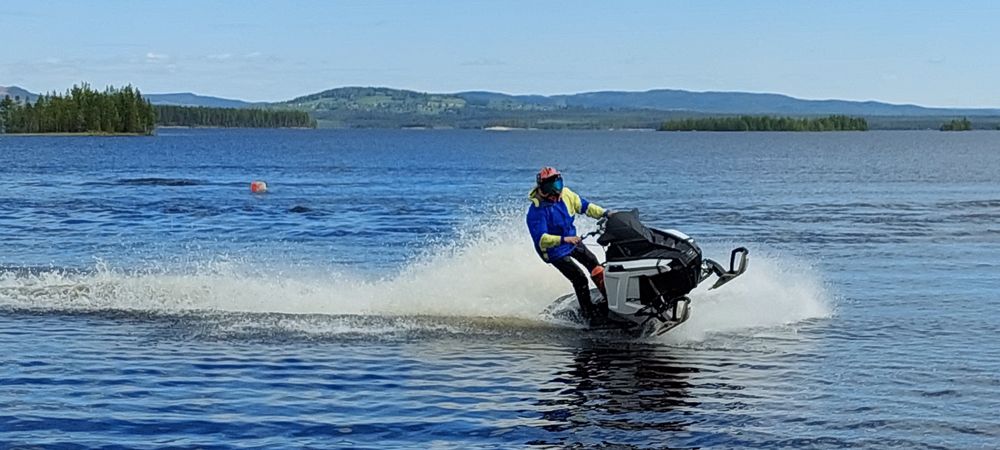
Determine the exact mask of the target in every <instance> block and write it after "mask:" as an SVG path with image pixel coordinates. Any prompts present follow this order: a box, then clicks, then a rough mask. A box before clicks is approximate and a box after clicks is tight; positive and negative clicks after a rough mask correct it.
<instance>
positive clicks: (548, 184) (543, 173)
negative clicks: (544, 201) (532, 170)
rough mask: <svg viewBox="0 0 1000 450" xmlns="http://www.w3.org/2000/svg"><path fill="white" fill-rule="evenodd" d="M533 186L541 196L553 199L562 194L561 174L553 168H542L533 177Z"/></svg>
mask: <svg viewBox="0 0 1000 450" xmlns="http://www.w3.org/2000/svg"><path fill="white" fill-rule="evenodd" d="M535 184H536V185H537V186H538V190H539V192H541V193H542V195H545V196H549V197H555V196H558V195H559V194H561V193H562V189H563V180H562V174H560V173H559V171H558V170H556V169H555V168H554V167H543V168H542V170H539V171H538V175H536V176H535Z"/></svg>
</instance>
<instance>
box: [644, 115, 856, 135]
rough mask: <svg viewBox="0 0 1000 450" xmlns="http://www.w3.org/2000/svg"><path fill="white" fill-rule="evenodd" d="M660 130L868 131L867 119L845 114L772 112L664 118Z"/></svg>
mask: <svg viewBox="0 0 1000 450" xmlns="http://www.w3.org/2000/svg"><path fill="white" fill-rule="evenodd" d="M659 130H660V131H868V121H867V120H865V119H863V118H861V117H850V116H843V115H835V116H827V117H820V118H795V117H773V116H735V117H702V118H689V119H675V120H668V121H666V122H663V124H662V125H660V127H659Z"/></svg>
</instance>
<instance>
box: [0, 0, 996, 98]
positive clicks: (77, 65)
mask: <svg viewBox="0 0 1000 450" xmlns="http://www.w3.org/2000/svg"><path fill="white" fill-rule="evenodd" d="M0 23H2V27H0V29H2V30H3V35H4V38H3V40H4V41H5V42H4V43H3V45H0V85H6V86H9V85H18V86H22V87H25V88H28V89H30V90H33V91H49V90H60V91H61V90H63V89H65V88H67V87H69V86H70V85H72V84H73V83H78V82H80V81H87V82H90V83H91V84H93V85H96V86H103V85H106V84H115V85H120V84H124V83H133V84H135V85H137V86H138V87H139V88H140V89H142V90H143V91H144V92H147V93H163V92H182V91H192V92H196V93H200V94H205V95H215V96H221V97H229V98H239V99H245V100H254V101H258V100H283V99H289V98H292V97H295V96H298V95H305V94H309V93H313V92H316V91H321V90H324V89H329V88H333V87H339V86H356V85H363V86H390V87H397V88H405V89H414V90H420V91H430V92H456V91H463V90H493V91H500V92H507V93H515V94H520V93H540V94H557V93H574V92H581V91H592V90H647V89H655V88H676V89H688V90H697V91H704V90H721V91H751V92H777V93H784V94H788V95H792V96H796V97H801V98H812V99H821V98H841V99H850V100H880V101H888V102H893V103H916V104H921V105H926V106H963V107H1000V57H998V55H1000V50H998V49H997V46H998V42H1000V31H997V30H998V29H1000V26H998V24H1000V2H994V1H964V2H941V1H934V2H931V1H853V0H848V1H712V2H703V1H687V2H675V1H586V0H579V1H537V0H536V1H502V2H501V1H495V2H485V1H470V0H465V1H452V0H437V1H433V2H431V1H425V2H418V1H378V0H368V1H252V0H240V1H212V0H198V1H187V0H184V1H145V0H129V1H125V0H120V1H44V0H31V1H19V0H4V1H3V2H2V3H0Z"/></svg>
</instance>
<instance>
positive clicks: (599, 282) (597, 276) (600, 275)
mask: <svg viewBox="0 0 1000 450" xmlns="http://www.w3.org/2000/svg"><path fill="white" fill-rule="evenodd" d="M590 279H591V280H593V281H594V285H595V286H597V290H598V291H601V295H602V296H603V297H604V303H605V304H607V302H608V290H607V289H606V288H605V287H604V267H603V266H597V267H594V270H591V271H590Z"/></svg>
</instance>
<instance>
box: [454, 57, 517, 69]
mask: <svg viewBox="0 0 1000 450" xmlns="http://www.w3.org/2000/svg"><path fill="white" fill-rule="evenodd" d="M461 64H462V65H463V66H469V67H492V66H506V65H507V63H506V62H504V61H501V60H499V59H490V58H479V59H472V60H469V61H463V62H462V63H461Z"/></svg>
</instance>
